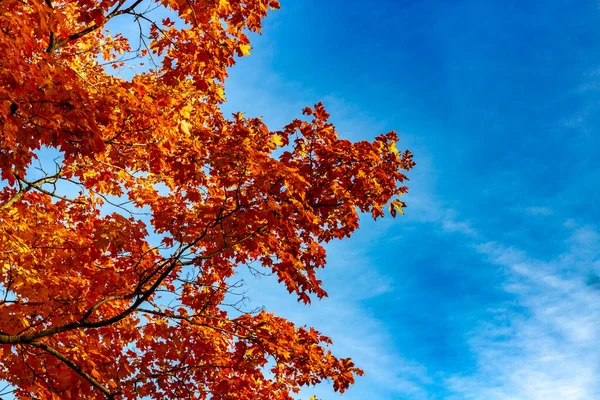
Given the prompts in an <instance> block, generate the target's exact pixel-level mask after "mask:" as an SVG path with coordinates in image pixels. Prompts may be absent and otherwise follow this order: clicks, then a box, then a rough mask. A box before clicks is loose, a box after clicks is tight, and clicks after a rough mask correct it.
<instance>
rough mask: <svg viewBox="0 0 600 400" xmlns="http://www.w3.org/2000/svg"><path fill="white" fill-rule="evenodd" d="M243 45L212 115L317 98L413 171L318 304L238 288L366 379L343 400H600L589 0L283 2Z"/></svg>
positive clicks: (598, 215)
mask: <svg viewBox="0 0 600 400" xmlns="http://www.w3.org/2000/svg"><path fill="white" fill-rule="evenodd" d="M253 45H254V49H253V51H252V56H251V57H248V58H244V59H242V60H240V61H239V63H238V65H236V66H235V67H234V68H233V69H232V70H231V79H230V80H229V81H228V82H227V86H226V88H227V92H226V94H227V96H228V99H229V103H228V104H227V106H226V109H227V110H229V111H238V110H239V111H244V112H246V113H247V114H248V115H250V116H264V119H265V121H266V122H268V123H269V125H270V126H271V128H272V129H278V128H280V127H281V126H282V125H283V124H285V123H287V122H289V121H291V120H292V119H293V118H295V117H297V116H299V115H300V111H301V109H302V108H303V107H304V106H306V105H311V104H314V103H316V102H318V101H321V100H322V101H323V102H324V103H325V105H326V107H327V108H328V111H329V112H330V113H331V114H332V120H333V122H334V123H335V124H336V125H337V127H338V130H339V131H340V133H341V135H342V136H344V137H348V138H351V139H366V138H372V137H374V136H375V135H377V134H378V133H381V132H386V131H388V130H391V129H395V130H397V131H398V132H400V135H401V137H402V140H401V143H400V145H399V147H400V146H402V147H404V148H409V149H411V151H413V153H414V154H415V160H416V162H417V167H416V168H415V169H414V171H412V172H411V173H410V174H409V177H410V179H411V181H410V184H409V186H410V193H409V194H408V195H407V196H406V202H407V203H408V206H409V208H408V209H407V215H405V216H402V217H401V218H399V219H397V220H391V219H386V220H383V221H378V222H377V223H372V222H371V221H369V220H366V219H365V220H364V221H363V225H362V228H361V230H360V231H359V232H358V233H357V234H356V235H355V236H354V237H353V238H352V239H350V240H347V241H345V242H338V243H334V244H332V245H331V246H329V247H328V250H329V265H328V267H327V269H326V270H324V271H322V274H321V276H322V278H323V279H324V282H325V287H326V289H327V290H328V291H329V294H330V298H328V299H326V300H324V301H322V302H320V303H315V304H313V305H311V306H310V307H304V306H301V305H297V304H295V303H294V299H293V298H291V297H288V296H287V295H286V293H285V291H284V290H283V289H281V288H278V287H277V286H276V285H274V284H273V282H271V281H270V280H269V279H268V278H263V279H261V280H259V281H252V280H251V279H249V287H250V292H249V296H250V298H251V303H250V305H253V306H258V305H266V306H267V308H269V309H271V310H273V311H276V312H278V313H280V314H283V315H286V316H289V317H290V318H292V319H294V320H295V321H297V322H299V323H306V324H310V325H314V326H316V327H317V328H318V329H320V330H321V331H323V332H324V333H325V334H328V335H330V336H331V337H333V339H334V340H335V343H336V344H335V346H334V348H335V351H336V352H337V353H338V354H340V355H342V356H352V357H353V358H354V359H355V361H356V362H357V363H358V364H359V366H361V367H362V368H363V369H365V371H366V376H365V377H363V378H361V379H360V380H359V381H358V382H357V384H356V386H355V387H354V388H352V389H351V390H350V391H349V392H348V393H347V394H345V395H344V396H342V397H341V398H342V399H348V400H350V399H365V398H368V399H390V400H391V399H399V400H403V399H416V400H420V399H451V400H452V399H457V400H458V399H482V400H483V399H486V400H495V399H498V400H508V399H511V400H529V399H531V400H538V399H539V400H542V399H543V400H553V399H557V400H559V399H560V400H589V399H598V398H600V384H599V383H598V381H597V377H598V376H600V361H599V360H600V347H599V346H598V342H599V341H600V309H599V308H598V304H600V287H595V286H594V284H592V281H593V279H592V277H593V276H594V275H595V274H598V273H600V211H599V208H598V207H597V201H598V197H599V196H598V193H599V192H598V182H600V168H598V166H597V158H598V157H597V156H598V152H599V150H600V138H599V136H598V135H597V130H598V127H599V126H600V125H599V124H598V123H599V122H600V106H599V104H600V103H599V100H600V9H599V8H598V4H597V2H596V1H592V0H581V1H577V2H573V1H567V0H561V1H553V0H545V1H534V0H528V1H522V0H521V1H516V0H502V1H500V0H498V1H486V0H471V1H450V0H438V1H426V0H423V1H391V0H388V1H385V0H384V1H371V0H364V1H360V2H358V1H353V2H348V1H338V0H329V1H316V0H295V1H291V0H288V1H285V0H283V1H282V9H281V10H280V11H277V12H274V13H272V14H271V15H270V17H269V18H268V19H267V21H266V26H265V28H264V31H263V36H262V37H257V38H254V41H253ZM306 394H307V395H310V394H317V395H319V396H321V397H322V398H324V399H330V398H338V397H337V395H334V394H333V393H332V392H331V391H330V390H329V389H328V388H327V387H318V388H315V389H311V390H307V391H306Z"/></svg>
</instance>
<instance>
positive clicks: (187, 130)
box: [179, 121, 192, 135]
mask: <svg viewBox="0 0 600 400" xmlns="http://www.w3.org/2000/svg"><path fill="white" fill-rule="evenodd" d="M191 127H192V124H190V123H189V122H187V121H181V122H180V123H179V128H181V131H182V132H183V133H185V134H186V135H189V134H190V128H191Z"/></svg>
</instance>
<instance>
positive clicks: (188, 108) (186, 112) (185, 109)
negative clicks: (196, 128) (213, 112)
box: [179, 106, 194, 119]
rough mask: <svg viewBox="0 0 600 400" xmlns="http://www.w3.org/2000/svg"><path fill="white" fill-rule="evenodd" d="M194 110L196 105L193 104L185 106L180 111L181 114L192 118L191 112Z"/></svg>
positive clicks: (186, 117)
mask: <svg viewBox="0 0 600 400" xmlns="http://www.w3.org/2000/svg"><path fill="white" fill-rule="evenodd" d="M193 110H194V107H192V106H184V107H183V108H182V109H181V111H179V114H181V116H182V117H183V118H185V119H189V118H190V114H191V113H192V111H193Z"/></svg>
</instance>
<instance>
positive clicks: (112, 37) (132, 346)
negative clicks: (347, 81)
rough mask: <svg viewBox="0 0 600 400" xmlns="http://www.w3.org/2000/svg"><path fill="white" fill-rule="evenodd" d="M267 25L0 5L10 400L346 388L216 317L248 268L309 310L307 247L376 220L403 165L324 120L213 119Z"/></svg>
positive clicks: (56, 0)
mask: <svg viewBox="0 0 600 400" xmlns="http://www.w3.org/2000/svg"><path fill="white" fill-rule="evenodd" d="M278 6H279V5H278V2H277V1H276V0H235V1H234V0H219V1H217V0H160V1H157V2H150V1H148V0H135V1H132V0H69V1H66V0H45V1H39V0H2V2H0V38H1V40H0V54H2V57H0V82H1V85H0V124H1V129H2V136H1V138H0V140H1V143H2V152H1V153H0V172H1V179H2V186H1V188H0V295H1V298H0V380H4V381H6V382H8V383H10V384H11V385H12V386H13V387H15V388H16V389H15V392H14V394H15V395H16V396H17V397H19V398H40V399H50V398H51V399H69V398H72V399H82V398H110V399H134V398H157V399H159V398H160V399H162V398H169V399H175V398H201V399H207V398H210V399H289V398H292V397H291V396H293V393H297V392H298V390H299V388H301V387H302V386H304V385H311V384H316V383H318V382H321V381H322V380H330V381H331V382H332V383H333V386H334V388H335V389H336V390H339V391H344V390H345V389H347V388H348V386H349V385H350V384H352V383H353V381H354V377H355V375H357V374H361V371H360V370H359V369H358V368H357V367H355V366H354V364H353V363H352V361H351V360H350V359H347V358H337V357H335V356H333V355H332V354H331V352H330V351H329V350H327V345H328V344H329V343H330V340H329V339H328V338H327V337H325V336H323V335H322V334H320V333H319V332H317V331H316V330H315V329H314V328H309V327H298V326H295V325H294V324H293V323H292V322H290V321H287V320H285V319H283V318H281V317H278V316H276V315H273V314H272V313H269V312H267V311H264V310H263V311H260V312H245V311H244V310H241V311H240V310H236V309H235V308H231V307H228V306H227V304H228V303H229V301H228V299H229V298H230V296H231V294H228V293H229V292H230V290H231V287H232V285H235V272H236V270H237V269H239V268H242V267H244V266H246V265H249V266H250V267H251V268H254V269H265V270H266V271H270V272H272V273H273V274H275V275H276V276H277V278H278V280H279V282H281V283H282V284H283V285H285V286H286V287H287V289H288V291H289V292H290V293H292V294H294V295H296V296H297V297H298V299H299V301H302V302H304V303H308V302H309V301H310V299H311V298H314V297H316V298H321V297H323V296H325V295H326V292H325V290H324V289H323V288H322V287H321V281H319V280H318V279H317V276H316V271H317V270H318V269H319V268H322V267H324V265H325V250H324V248H323V244H324V243H326V242H328V241H330V240H332V239H334V238H344V237H348V236H350V234H351V233H352V232H353V231H354V230H356V228H357V227H358V223H359V213H360V212H364V213H371V214H372V216H373V217H374V218H378V217H381V216H383V215H384V207H385V206H386V204H388V203H389V202H390V201H392V199H395V198H396V197H395V196H397V195H400V194H402V193H404V192H406V190H407V188H406V187H405V186H401V185H402V182H403V181H404V180H405V179H406V177H405V175H404V174H403V173H402V170H408V169H410V168H411V167H412V166H413V162H412V159H411V154H410V152H408V151H406V152H404V153H399V152H398V150H396V147H395V144H396V141H397V140H398V138H397V136H396V134H395V133H394V132H390V133H387V134H385V135H381V136H378V137H377V138H375V140H374V141H373V142H367V141H362V142H359V143H351V142H349V141H348V140H344V139H341V138H339V137H338V135H337V133H336V130H335V128H334V127H333V126H332V125H331V124H330V123H329V122H328V117H329V115H328V114H327V112H326V111H325V109H324V107H323V105H322V104H317V105H316V106H314V107H313V108H306V109H305V110H304V115H305V116H304V117H303V118H302V119H298V120H295V121H293V122H291V123H290V124H289V125H287V126H285V127H284V128H283V129H281V130H279V131H271V130H269V129H268V128H267V126H266V125H265V124H264V123H263V122H262V120H261V119H258V118H248V117H245V116H244V115H242V114H240V113H238V114H234V115H233V116H232V117H229V118H226V117H225V116H223V115H222V113H221V112H220V105H221V104H222V103H223V102H224V101H225V98H224V86H223V82H224V80H225V78H226V77H227V68H228V67H231V66H232V65H233V64H234V62H235V57H236V56H238V57H239V56H244V55H248V52H249V49H250V45H249V40H248V37H247V33H248V32H259V31H260V28H261V20H262V19H263V18H264V17H265V16H266V13H267V11H268V10H270V9H275V8H278ZM109 22H110V23H109ZM113 22H114V23H113ZM107 23H109V25H110V24H112V25H110V26H117V27H120V28H123V29H124V30H126V29H130V28H131V27H136V29H138V34H137V36H135V37H134V36H132V35H128V36H127V35H125V34H123V33H116V34H111V33H110V32H109V31H108V30H107ZM141 63H146V64H147V65H150V67H149V68H147V67H142V68H141V69H138V70H137V71H136V70H135V69H133V68H138V67H139V64H141ZM124 68H131V69H132V70H133V71H134V72H133V73H127V74H126V73H121V74H119V71H122V70H124ZM50 153H52V154H53V155H54V156H56V158H55V159H54V163H53V169H51V170H49V169H48V163H47V159H48V157H49V155H48V154H50ZM42 161H44V162H45V164H44V163H43V162H42ZM38 164H39V165H38ZM41 165H43V168H39V166H41ZM36 166H38V168H37V169H36ZM391 204H392V208H391V211H392V214H393V215H395V213H396V212H397V211H401V207H403V206H404V204H403V203H402V202H400V201H399V200H397V199H396V200H393V201H392V203H391Z"/></svg>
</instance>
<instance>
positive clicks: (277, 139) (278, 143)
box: [271, 135, 283, 146]
mask: <svg viewBox="0 0 600 400" xmlns="http://www.w3.org/2000/svg"><path fill="white" fill-rule="evenodd" d="M271 142H272V143H274V144H275V145H276V146H283V137H281V136H279V135H275V136H273V137H272V138H271Z"/></svg>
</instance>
